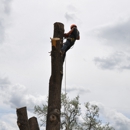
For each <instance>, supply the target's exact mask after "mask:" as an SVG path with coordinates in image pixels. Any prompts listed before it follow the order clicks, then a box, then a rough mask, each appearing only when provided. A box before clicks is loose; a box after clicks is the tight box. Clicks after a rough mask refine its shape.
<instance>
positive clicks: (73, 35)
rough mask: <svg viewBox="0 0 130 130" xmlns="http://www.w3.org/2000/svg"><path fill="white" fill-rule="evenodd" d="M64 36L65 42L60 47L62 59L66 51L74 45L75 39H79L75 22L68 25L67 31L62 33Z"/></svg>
mask: <svg viewBox="0 0 130 130" xmlns="http://www.w3.org/2000/svg"><path fill="white" fill-rule="evenodd" d="M64 38H66V42H65V43H63V47H62V48H61V51H60V53H61V56H63V60H64V58H65V55H66V52H67V51H68V50H69V49H70V48H71V47H72V46H73V45H74V43H75V41H76V40H79V39H80V33H79V31H78V29H77V26H76V25H75V24H72V25H71V26H70V31H69V32H68V33H64Z"/></svg>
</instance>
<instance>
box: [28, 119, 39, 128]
mask: <svg viewBox="0 0 130 130" xmlns="http://www.w3.org/2000/svg"><path fill="white" fill-rule="evenodd" d="M28 122H29V126H30V130H40V129H39V126H38V122H37V118H36V117H31V118H30V119H29V120H28Z"/></svg>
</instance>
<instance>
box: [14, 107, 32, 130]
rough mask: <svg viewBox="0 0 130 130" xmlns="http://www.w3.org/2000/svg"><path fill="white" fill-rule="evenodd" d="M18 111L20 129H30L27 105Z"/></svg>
mask: <svg viewBox="0 0 130 130" xmlns="http://www.w3.org/2000/svg"><path fill="white" fill-rule="evenodd" d="M16 113H17V125H18V127H19V129H20V130H30V128H29V123H28V115H27V109H26V107H22V108H19V109H17V110H16Z"/></svg>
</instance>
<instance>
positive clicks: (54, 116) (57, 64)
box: [46, 23, 64, 130]
mask: <svg viewBox="0 0 130 130" xmlns="http://www.w3.org/2000/svg"><path fill="white" fill-rule="evenodd" d="M63 34H64V25H63V24H62V23H54V36H53V38H60V40H56V39H52V51H51V77H50V81H49V96H48V97H49V98H48V113H47V123H46V130H60V109H61V84H62V76H63V57H62V56H61V54H60V50H61V47H62V44H63V40H62V39H63Z"/></svg>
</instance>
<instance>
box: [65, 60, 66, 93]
mask: <svg viewBox="0 0 130 130" xmlns="http://www.w3.org/2000/svg"><path fill="white" fill-rule="evenodd" d="M65 94H66V57H65Z"/></svg>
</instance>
